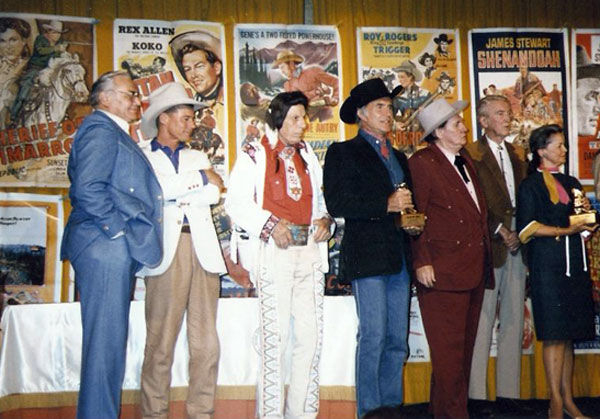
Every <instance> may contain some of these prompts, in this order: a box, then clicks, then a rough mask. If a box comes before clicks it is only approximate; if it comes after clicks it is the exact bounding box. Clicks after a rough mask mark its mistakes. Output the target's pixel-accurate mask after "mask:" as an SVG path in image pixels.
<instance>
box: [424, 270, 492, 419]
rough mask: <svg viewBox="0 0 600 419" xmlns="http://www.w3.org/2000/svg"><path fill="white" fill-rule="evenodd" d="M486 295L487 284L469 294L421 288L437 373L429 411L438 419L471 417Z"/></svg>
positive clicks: (426, 329)
mask: <svg viewBox="0 0 600 419" xmlns="http://www.w3.org/2000/svg"><path fill="white" fill-rule="evenodd" d="M483 291H484V286H483V281H482V282H481V284H480V285H479V286H478V287H477V288H474V289H472V290H466V291H438V290H436V289H434V288H424V287H422V286H420V287H418V294H417V296H418V298H419V306H420V308H421V316H422V318H423V326H424V327H425V334H426V336H427V341H428V342H429V350H430V354H431V366H432V369H433V371H432V375H431V391H430V406H429V409H430V412H431V413H432V414H433V415H434V416H435V417H436V418H441V417H443V418H466V417H468V416H469V414H468V412H467V397H468V390H469V375H470V373H471V358H472V357H473V347H474V346H475V337H476V336H477V324H478V323H479V313H480V312H481V303H482V301H483Z"/></svg>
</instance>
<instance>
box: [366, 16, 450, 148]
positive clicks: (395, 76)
mask: <svg viewBox="0 0 600 419" xmlns="http://www.w3.org/2000/svg"><path fill="white" fill-rule="evenodd" d="M356 38H357V40H358V79H359V80H358V81H359V82H362V81H365V80H368V79H372V78H375V77H379V78H381V79H382V80H383V81H384V82H385V83H386V85H387V87H388V89H389V90H390V91H391V90H392V89H394V88H395V87H396V86H398V85H401V86H402V87H403V91H402V92H401V93H400V94H399V95H397V96H396V97H395V98H394V100H393V105H394V128H393V131H392V133H391V138H390V140H391V141H392V145H393V146H394V148H397V149H398V150H400V151H403V152H404V153H407V154H408V155H410V154H412V153H414V152H415V151H416V150H417V149H418V148H420V147H422V146H423V143H422V141H421V140H422V138H421V137H422V136H423V129H422V127H421V125H420V124H419V121H418V119H417V116H418V115H419V113H420V112H421V110H422V109H424V108H425V107H426V106H427V105H428V104H430V103H431V102H432V101H434V100H436V99H439V98H444V99H446V100H448V101H449V102H454V101H456V100H458V99H460V98H461V80H460V74H461V72H460V44H459V36H458V30H455V29H423V28H395V27H361V28H357V30H356Z"/></svg>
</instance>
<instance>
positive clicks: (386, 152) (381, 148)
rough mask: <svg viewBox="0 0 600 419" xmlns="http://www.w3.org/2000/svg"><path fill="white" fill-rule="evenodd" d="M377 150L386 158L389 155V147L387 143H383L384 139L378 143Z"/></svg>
mask: <svg viewBox="0 0 600 419" xmlns="http://www.w3.org/2000/svg"><path fill="white" fill-rule="evenodd" d="M379 151H380V152H381V155H382V156H383V157H384V158H385V159H386V160H387V159H388V158H389V157H390V149H389V148H388V146H387V144H386V143H385V141H381V142H380V143H379Z"/></svg>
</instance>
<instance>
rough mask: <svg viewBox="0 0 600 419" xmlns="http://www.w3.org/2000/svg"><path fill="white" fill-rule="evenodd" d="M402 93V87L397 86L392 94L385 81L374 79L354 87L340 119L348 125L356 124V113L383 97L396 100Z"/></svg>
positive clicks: (341, 110) (341, 109)
mask: <svg viewBox="0 0 600 419" xmlns="http://www.w3.org/2000/svg"><path fill="white" fill-rule="evenodd" d="M401 91H402V86H396V87H395V88H394V90H392V92H391V93H390V91H389V90H388V88H387V87H386V85H385V83H384V81H383V80H381V79H380V78H373V79H369V80H366V81H363V82H362V83H360V84H358V85H356V86H354V88H353V89H352V90H350V96H348V98H347V99H346V100H345V101H344V103H343V104H342V107H341V108H340V119H341V120H342V121H344V122H345V123H346V124H356V122H357V117H356V111H357V110H358V109H359V108H362V107H363V106H365V105H367V104H368V103H370V102H373V101H374V100H377V99H380V98H382V97H389V98H394V97H395V96H396V95H397V94H398V93H400V92H401Z"/></svg>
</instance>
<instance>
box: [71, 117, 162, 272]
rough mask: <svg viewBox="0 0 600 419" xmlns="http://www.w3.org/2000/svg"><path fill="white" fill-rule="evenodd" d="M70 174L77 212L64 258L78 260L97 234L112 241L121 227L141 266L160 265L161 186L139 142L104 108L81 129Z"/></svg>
mask: <svg viewBox="0 0 600 419" xmlns="http://www.w3.org/2000/svg"><path fill="white" fill-rule="evenodd" d="M68 175H69V179H70V181H71V188H70V190H69V197H70V198H71V204H72V206H73V210H72V212H71V215H70V217H69V221H68V222H67V225H66V227H65V233H64V236H63V242H62V249H61V258H62V259H63V260H64V259H69V260H71V261H73V260H75V259H76V258H77V256H79V255H80V254H81V252H83V251H85V249H86V248H87V247H88V246H89V245H90V243H92V242H93V241H94V240H96V239H97V238H98V237H102V236H103V237H104V238H105V239H111V238H113V237H114V236H115V235H117V234H118V233H119V232H120V231H123V232H124V233H125V239H126V241H127V245H128V248H129V252H130V256H131V258H132V259H133V260H135V261H137V262H138V263H139V264H140V266H138V269H139V268H141V265H146V266H150V267H154V266H157V265H158V264H159V263H160V261H161V259H162V208H163V197H162V190H161V187H160V184H159V183H158V180H157V179H156V176H155V174H154V172H153V170H152V166H151V165H150V163H149V162H148V159H147V158H146V156H145V155H144V153H143V152H142V151H141V150H140V148H139V147H138V145H137V144H136V143H135V142H133V141H132V139H131V138H130V137H129V136H128V135H127V134H126V133H125V132H124V131H123V130H122V129H121V128H120V127H119V126H118V125H117V124H116V123H115V122H114V121H113V120H112V119H110V118H109V117H108V116H107V115H106V114H104V113H103V112H99V111H96V112H94V113H92V114H91V115H89V116H88V117H87V118H86V119H85V120H84V122H83V124H81V126H80V127H79V129H78V130H77V134H76V136H75V139H74V141H73V145H72V148H71V154H70V155H69V166H68ZM106 260H107V262H109V261H110V255H106Z"/></svg>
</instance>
